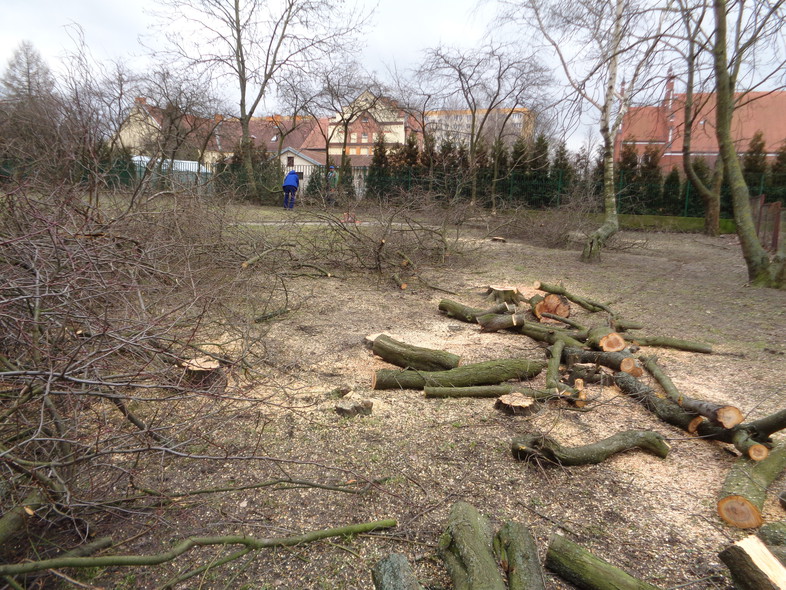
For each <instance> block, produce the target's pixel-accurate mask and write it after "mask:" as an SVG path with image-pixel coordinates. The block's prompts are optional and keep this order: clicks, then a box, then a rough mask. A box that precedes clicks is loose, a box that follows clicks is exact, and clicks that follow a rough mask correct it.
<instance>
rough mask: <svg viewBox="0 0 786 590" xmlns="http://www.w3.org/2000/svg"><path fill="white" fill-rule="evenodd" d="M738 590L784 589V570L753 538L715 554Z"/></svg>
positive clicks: (752, 536)
mask: <svg viewBox="0 0 786 590" xmlns="http://www.w3.org/2000/svg"><path fill="white" fill-rule="evenodd" d="M718 557H720V559H721V561H722V562H723V563H725V564H726V567H728V568H729V571H730V572H731V578H732V580H734V587H735V588H736V589H737V590H786V568H785V567H783V564H782V563H781V562H780V561H778V560H777V559H776V557H775V556H774V555H773V554H772V553H771V552H770V550H769V549H768V548H767V546H766V545H765V544H764V543H762V541H761V539H759V538H758V537H757V536H756V535H751V536H749V537H746V538H744V539H742V540H741V541H737V542H736V543H734V545H731V546H730V547H727V548H726V549H724V550H723V551H721V552H720V553H719V554H718Z"/></svg>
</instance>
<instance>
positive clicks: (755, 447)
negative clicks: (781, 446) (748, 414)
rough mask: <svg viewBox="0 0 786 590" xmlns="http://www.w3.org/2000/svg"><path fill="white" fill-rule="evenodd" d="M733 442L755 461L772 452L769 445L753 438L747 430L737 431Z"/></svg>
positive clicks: (733, 436)
mask: <svg viewBox="0 0 786 590" xmlns="http://www.w3.org/2000/svg"><path fill="white" fill-rule="evenodd" d="M697 430H698V428H697ZM731 443H732V444H733V445H734V447H735V448H736V449H737V450H739V451H740V453H742V454H743V455H745V456H746V457H748V458H749V459H752V460H754V461H763V460H764V459H766V458H767V457H768V456H769V454H770V449H769V447H766V446H765V445H763V444H761V443H760V442H757V441H755V440H753V439H752V438H751V436H750V433H749V432H747V431H745V430H738V431H737V432H735V433H734V434H733V435H732V437H731Z"/></svg>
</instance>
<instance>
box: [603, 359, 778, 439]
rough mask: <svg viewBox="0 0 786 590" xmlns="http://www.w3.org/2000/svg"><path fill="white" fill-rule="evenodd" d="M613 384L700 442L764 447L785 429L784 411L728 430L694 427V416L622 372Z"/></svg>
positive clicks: (708, 424)
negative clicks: (745, 442)
mask: <svg viewBox="0 0 786 590" xmlns="http://www.w3.org/2000/svg"><path fill="white" fill-rule="evenodd" d="M614 382H615V383H616V384H617V386H618V387H619V388H620V390H622V392H623V393H625V394H626V395H629V396H630V397H632V398H633V399H635V400H636V401H638V402H639V403H641V404H642V405H643V406H644V407H645V408H647V409H648V410H649V411H650V412H652V413H653V414H655V415H656V416H657V417H658V418H660V419H661V420H663V421H664V422H666V423H667V424H671V425H672V426H676V427H677V428H681V429H682V430H684V431H686V432H689V433H691V434H696V435H697V436H700V437H701V438H706V439H711V440H717V441H721V442H725V443H730V444H735V440H736V441H739V440H746V439H750V440H752V441H755V442H757V443H760V444H765V443H769V442H771V440H770V438H769V435H770V434H772V433H773V432H776V431H778V430H782V429H784V428H786V411H780V412H777V413H776V414H772V415H770V416H766V417H764V418H761V419H759V420H754V421H753V422H747V423H743V424H738V425H737V426H735V427H734V428H732V429H726V428H723V427H722V426H719V425H717V424H713V423H711V422H709V421H707V420H701V421H700V422H699V423H698V424H697V423H696V416H695V415H694V414H691V413H689V412H687V411H685V410H684V409H683V408H681V407H679V406H678V405H677V404H676V403H674V402H673V401H671V400H669V399H664V398H661V397H658V395H657V394H656V393H655V391H654V390H653V389H652V388H651V387H649V386H648V385H645V384H644V383H642V382H641V381H639V380H638V379H636V378H634V377H632V376H631V375H628V374H627V373H622V372H618V373H615V374H614ZM746 447H747V445H745V446H743V448H741V449H739V448H738V450H740V452H741V453H745V452H746V451H745V450H744V449H745V448H746ZM748 448H749V447H748Z"/></svg>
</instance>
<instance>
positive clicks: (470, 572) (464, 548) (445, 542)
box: [437, 502, 505, 590]
mask: <svg viewBox="0 0 786 590" xmlns="http://www.w3.org/2000/svg"><path fill="white" fill-rule="evenodd" d="M491 547H492V537H491V530H490V528H489V523H488V521H487V520H486V519H485V518H484V517H483V516H481V514H480V513H479V512H478V511H477V510H476V509H475V508H474V507H473V506H471V505H469V504H467V503H466V502H456V503H455V504H453V507H452V508H451V509H450V516H449V517H448V525H447V528H446V529H445V532H444V533H443V535H442V536H441V537H440V539H439V547H438V549H437V552H438V554H439V556H440V557H441V558H442V560H443V561H444V562H445V566H446V568H447V570H448V573H449V574H450V578H451V579H452V580H453V587H454V588H455V590H505V583H504V582H503V581H502V576H501V575H500V572H499V568H498V567H497V562H496V561H495V560H494V556H493V555H492V552H491Z"/></svg>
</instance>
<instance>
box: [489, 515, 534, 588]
mask: <svg viewBox="0 0 786 590" xmlns="http://www.w3.org/2000/svg"><path fill="white" fill-rule="evenodd" d="M494 555H496V557H497V561H499V563H500V565H502V569H503V570H504V571H505V573H506V574H507V576H508V590H545V589H546V582H545V579H544V576H543V568H542V567H541V565H540V560H539V559H538V548H537V546H536V545H535V539H533V538H532V533H530V531H529V529H528V528H527V527H525V526H524V525H522V524H519V523H517V522H512V521H508V522H506V523H505V524H504V525H502V528H501V529H500V530H499V531H498V532H497V534H496V536H495V537H494Z"/></svg>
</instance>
